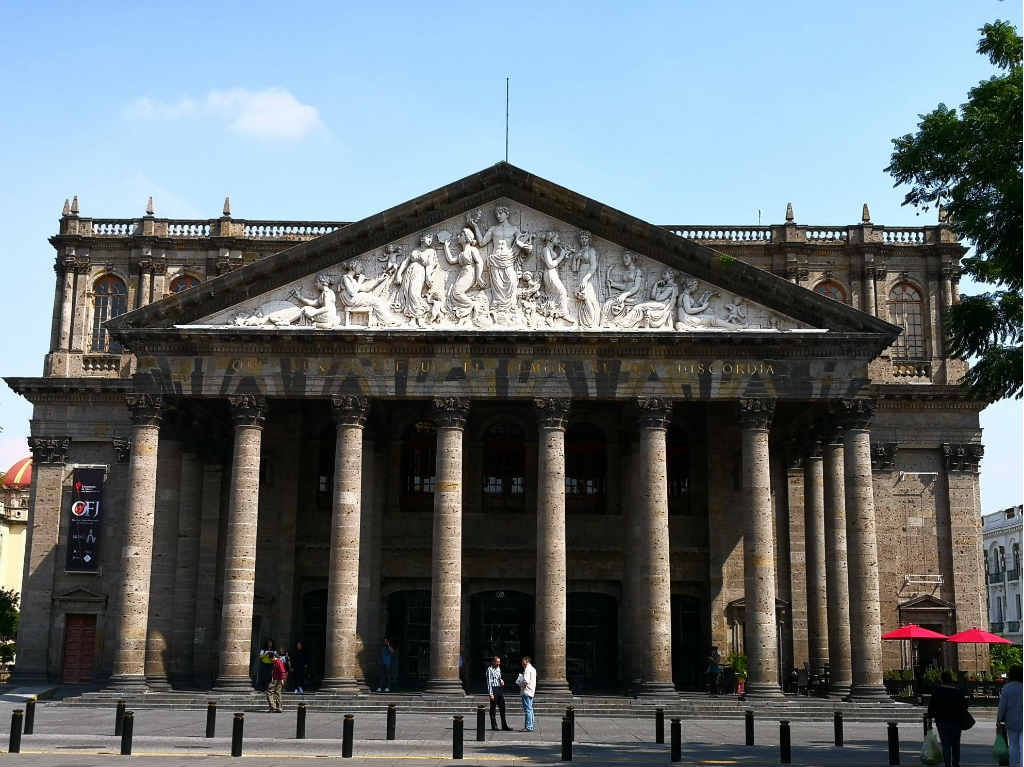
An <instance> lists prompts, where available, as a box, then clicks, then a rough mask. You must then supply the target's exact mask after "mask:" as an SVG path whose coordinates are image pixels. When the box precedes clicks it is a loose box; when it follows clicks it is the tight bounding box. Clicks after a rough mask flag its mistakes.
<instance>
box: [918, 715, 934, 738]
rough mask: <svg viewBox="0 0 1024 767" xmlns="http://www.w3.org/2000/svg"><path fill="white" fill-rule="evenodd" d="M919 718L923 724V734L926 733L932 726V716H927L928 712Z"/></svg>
mask: <svg viewBox="0 0 1024 767" xmlns="http://www.w3.org/2000/svg"><path fill="white" fill-rule="evenodd" d="M921 719H922V725H923V726H924V734H925V735H927V734H928V730H930V729H931V728H932V718H931V717H930V716H928V714H925V715H924V716H923V717H921Z"/></svg>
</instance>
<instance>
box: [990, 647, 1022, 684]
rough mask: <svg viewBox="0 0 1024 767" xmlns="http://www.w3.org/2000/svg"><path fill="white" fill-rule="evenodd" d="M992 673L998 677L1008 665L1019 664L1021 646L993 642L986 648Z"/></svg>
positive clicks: (1008, 668)
mask: <svg viewBox="0 0 1024 767" xmlns="http://www.w3.org/2000/svg"><path fill="white" fill-rule="evenodd" d="M988 655H989V663H990V665H991V668H992V675H993V676H996V677H1000V676H1002V675H1003V674H1005V673H1006V672H1007V671H1009V670H1010V666H1019V665H1021V648H1020V647H1017V646H1014V645H1011V644H994V645H991V646H990V647H989V648H988Z"/></svg>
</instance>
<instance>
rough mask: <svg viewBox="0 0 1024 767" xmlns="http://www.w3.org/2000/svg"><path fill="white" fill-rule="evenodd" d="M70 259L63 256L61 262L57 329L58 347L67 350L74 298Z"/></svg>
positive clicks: (69, 343) (72, 271)
mask: <svg viewBox="0 0 1024 767" xmlns="http://www.w3.org/2000/svg"><path fill="white" fill-rule="evenodd" d="M70 262H71V259H68V258H65V259H64V262H63V263H62V264H61V272H62V278H63V286H64V287H63V288H62V290H61V302H60V330H59V331H58V333H59V335H58V348H59V349H60V350H61V351H68V350H69V349H70V348H71V315H72V304H73V303H74V298H75V271H74V269H73V267H72V263H70Z"/></svg>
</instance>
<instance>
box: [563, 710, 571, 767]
mask: <svg viewBox="0 0 1024 767" xmlns="http://www.w3.org/2000/svg"><path fill="white" fill-rule="evenodd" d="M562 761H563V762H571V761H572V724H571V723H570V722H569V717H567V716H563V717H562Z"/></svg>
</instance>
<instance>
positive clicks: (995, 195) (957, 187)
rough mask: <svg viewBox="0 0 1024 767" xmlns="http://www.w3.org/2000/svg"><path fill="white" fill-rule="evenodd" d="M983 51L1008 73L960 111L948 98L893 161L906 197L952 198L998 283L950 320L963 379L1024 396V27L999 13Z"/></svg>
mask: <svg viewBox="0 0 1024 767" xmlns="http://www.w3.org/2000/svg"><path fill="white" fill-rule="evenodd" d="M979 31H980V32H981V41H980V42H979V43H978V53H980V54H982V55H985V56H988V58H989V61H991V62H992V64H993V65H994V66H995V67H996V68H997V69H998V70H1000V74H997V75H995V76H993V77H992V78H990V79H988V80H985V81H983V82H981V83H978V85H977V86H976V87H974V88H972V89H971V91H970V93H969V94H968V100H967V103H966V104H963V105H961V107H960V109H959V111H958V110H957V109H955V108H954V109H950V108H948V107H947V106H946V105H945V104H939V105H938V106H937V107H936V108H935V109H934V110H933V111H932V112H930V113H929V114H926V115H920V118H921V121H920V122H919V123H918V126H917V127H918V130H917V133H915V134H910V133H908V134H907V135H905V136H901V137H900V138H896V139H893V142H892V143H893V146H894V149H893V153H892V158H891V159H890V163H889V166H888V167H887V168H886V169H885V170H886V171H887V172H888V173H890V174H891V175H892V177H893V178H894V179H895V180H896V184H895V186H900V185H902V184H909V185H910V191H909V192H907V194H906V197H905V198H904V200H903V204H904V205H914V206H915V207H918V208H923V209H924V210H928V208H929V206H932V205H944V206H945V208H946V211H947V213H948V214H949V219H950V223H951V226H952V227H953V230H954V231H955V232H956V234H957V235H958V236H959V237H961V238H963V239H964V240H967V241H968V242H970V243H971V244H972V245H973V246H974V254H973V255H971V256H970V257H968V258H965V259H963V262H962V267H963V271H964V273H966V274H968V275H970V276H971V277H972V278H974V280H976V281H977V282H981V283H985V284H988V285H992V286H993V287H994V288H995V290H992V291H990V292H987V293H982V294H980V295H976V296H963V297H962V298H961V301H960V303H959V304H956V305H954V306H953V307H952V309H951V310H950V311H949V314H948V322H947V323H946V326H947V327H948V328H949V333H948V341H947V342H948V349H949V351H951V352H952V353H953V354H955V355H957V356H959V357H963V358H965V359H972V360H974V365H973V366H972V368H971V371H970V372H969V373H968V374H967V377H966V379H965V381H964V383H966V384H967V385H969V386H970V387H971V389H972V391H973V392H974V393H975V394H976V395H978V396H981V397H983V398H985V399H987V400H989V401H995V400H998V399H1003V398H1006V397H1010V396H1015V397H1018V398H1019V397H1020V396H1021V373H1022V370H1021V368H1022V365H1021V311H1022V301H1021V204H1022V196H1021V139H1022V135H1021V111H1022V104H1021V50H1022V46H1021V37H1020V36H1019V35H1018V34H1017V30H1016V29H1015V28H1014V27H1013V25H1012V24H1010V23H1009V22H1006V21H995V22H993V23H991V24H986V25H985V26H984V27H982V28H981V29H980V30H979Z"/></svg>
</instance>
